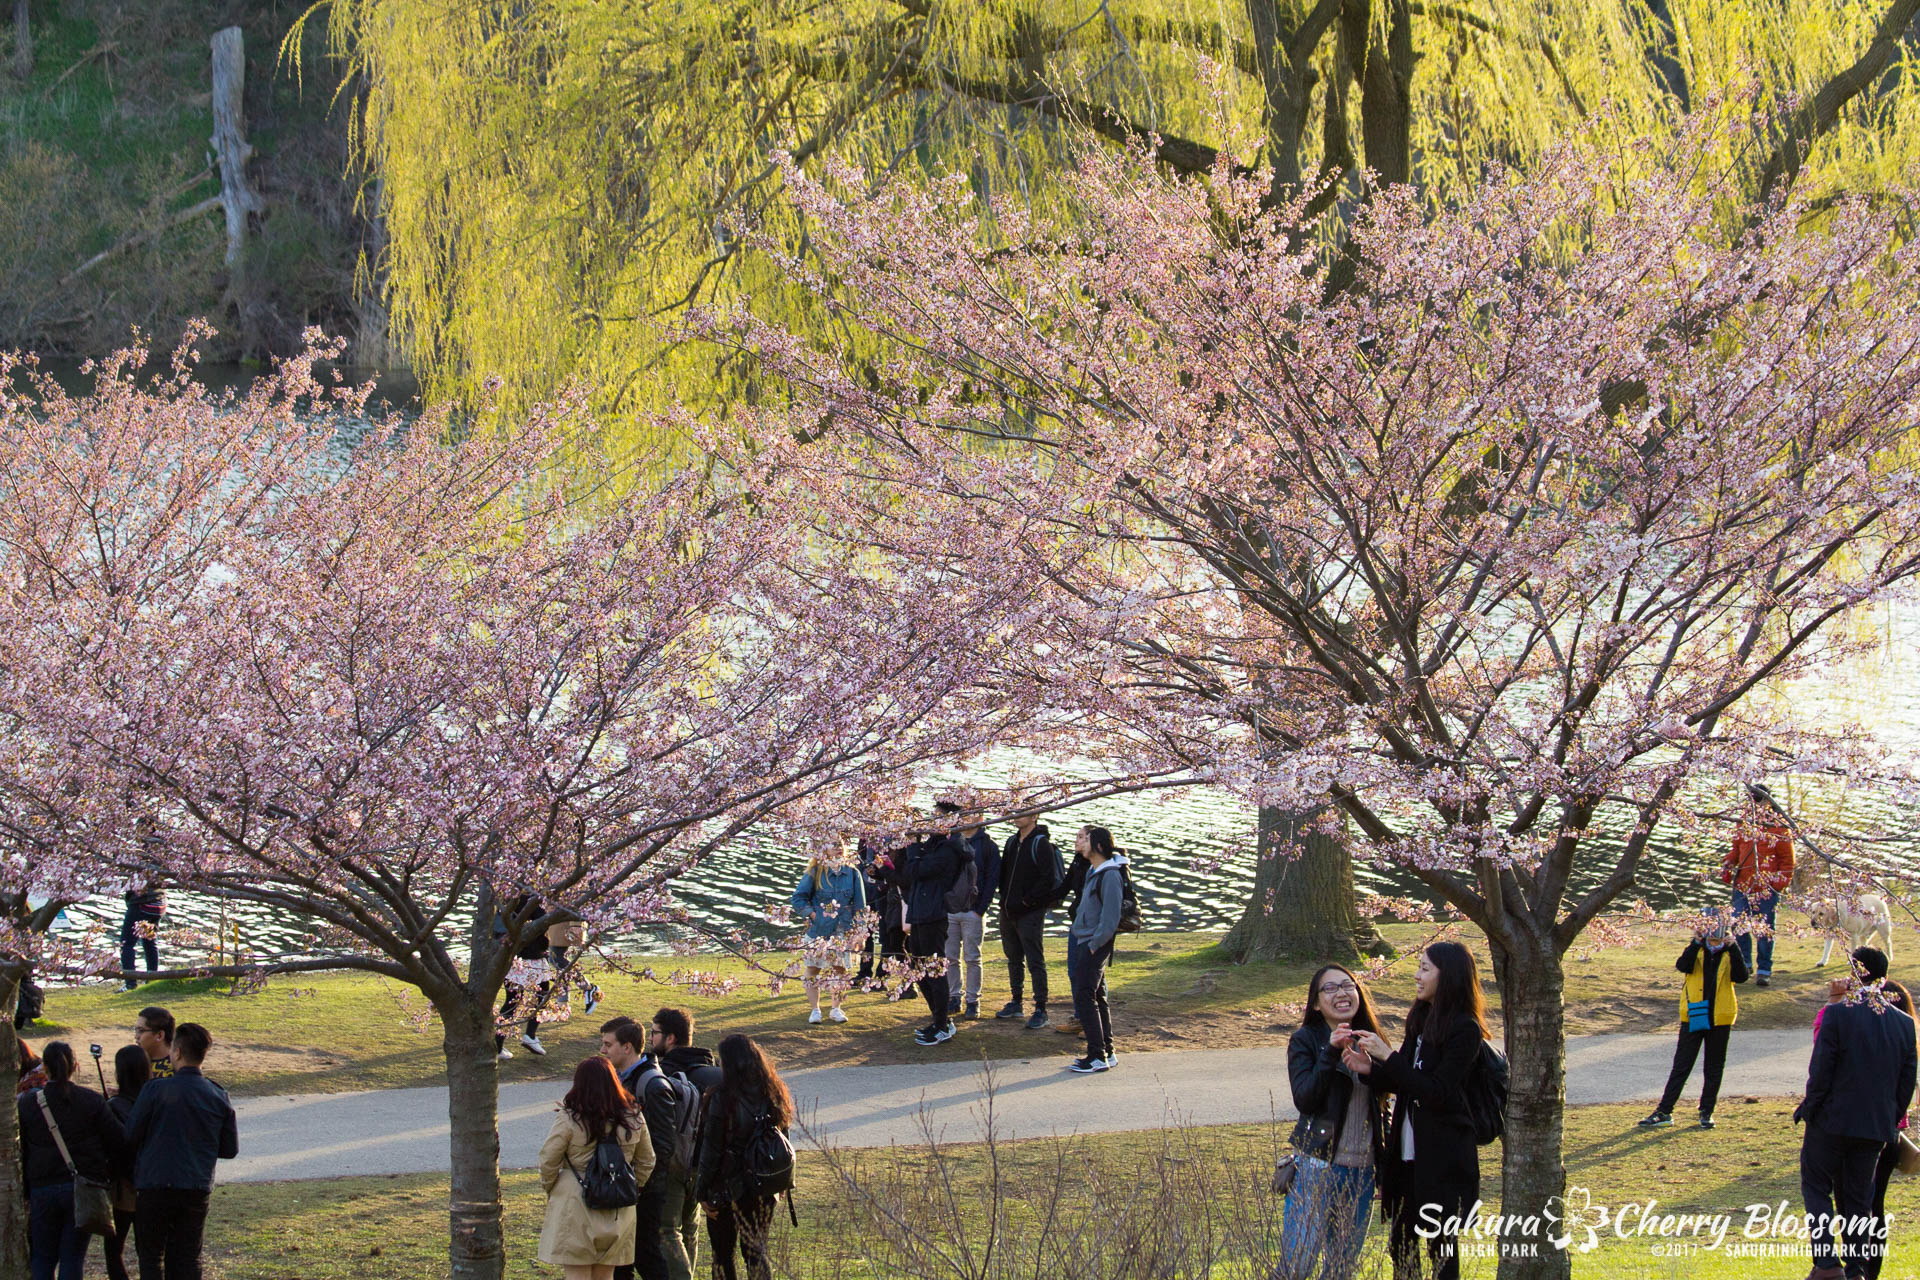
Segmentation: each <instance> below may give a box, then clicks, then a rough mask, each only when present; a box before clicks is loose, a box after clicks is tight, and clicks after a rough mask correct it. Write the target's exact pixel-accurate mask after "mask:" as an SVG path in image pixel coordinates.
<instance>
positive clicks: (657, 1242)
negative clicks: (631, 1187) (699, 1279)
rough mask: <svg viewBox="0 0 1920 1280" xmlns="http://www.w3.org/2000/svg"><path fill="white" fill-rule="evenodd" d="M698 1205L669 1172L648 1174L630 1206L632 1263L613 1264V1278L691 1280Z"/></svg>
mask: <svg viewBox="0 0 1920 1280" xmlns="http://www.w3.org/2000/svg"><path fill="white" fill-rule="evenodd" d="M698 1208H699V1206H698V1205H697V1203H696V1202H695V1201H694V1199H693V1194H692V1188H691V1187H689V1186H688V1185H687V1184H686V1183H685V1182H682V1181H680V1180H679V1179H677V1178H675V1177H674V1176H673V1174H672V1173H671V1172H665V1173H658V1174H656V1176H654V1177H652V1178H649V1179H648V1180H647V1185H646V1186H644V1187H642V1188H641V1189H640V1203H639V1204H638V1205H636V1206H634V1222H633V1265H632V1266H630V1267H615V1268H614V1269H613V1280H635V1277H636V1276H637V1277H639V1280H692V1278H693V1260H694V1258H695V1256H696V1253H697V1250H698V1248H699V1239H698V1237H696V1236H695V1234H694V1225H695V1221H696V1220H695V1218H694V1213H695V1212H697V1211H698Z"/></svg>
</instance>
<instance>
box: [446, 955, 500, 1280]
mask: <svg viewBox="0 0 1920 1280" xmlns="http://www.w3.org/2000/svg"><path fill="white" fill-rule="evenodd" d="M464 994H465V993H463V995H464ZM438 1008H439V1012H440V1019H441V1023H442V1025H443V1026H444V1027H445V1028H446V1037H445V1040H444V1042H443V1047H444V1051H445V1053H446V1058H447V1115H448V1120H449V1121H450V1127H451V1135H450V1139H449V1141H450V1144H451V1148H452V1149H451V1151H450V1153H449V1154H450V1163H449V1168H450V1170H451V1171H452V1179H451V1185H450V1186H449V1188H448V1193H449V1196H448V1214H449V1221H448V1228H449V1237H448V1242H447V1254H448V1257H447V1261H448V1264H449V1267H448V1274H449V1275H451V1276H452V1277H453V1280H500V1277H501V1276H502V1274H503V1273H504V1272H505V1270H506V1247H505V1244H504V1241H503V1239H502V1235H501V1227H500V1219H501V1209H500V1075H499V1064H498V1063H497V1062H496V1061H495V1059H494V1052H495V1051H494V1047H493V1007H492V1004H491V1001H489V1003H488V1004H487V1005H486V1006H485V1007H481V1006H480V1005H479V1004H478V1003H477V1002H476V1001H475V1000H473V999H472V998H471V997H470V996H466V998H462V999H459V1000H458V1001H457V1002H449V1003H442V1004H438Z"/></svg>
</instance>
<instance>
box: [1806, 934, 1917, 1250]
mask: <svg viewBox="0 0 1920 1280" xmlns="http://www.w3.org/2000/svg"><path fill="white" fill-rule="evenodd" d="M1863 953H1864V955H1863ZM1853 965H1854V974H1855V976H1856V977H1857V978H1860V979H1862V980H1864V981H1865V982H1866V983H1867V984H1868V986H1867V988H1866V990H1865V991H1862V992H1860V993H1859V994H1857V995H1855V996H1853V997H1850V998H1848V999H1846V1000H1842V1001H1839V1002H1837V1003H1835V1004H1830V1005H1828V1006H1827V1007H1826V1009H1825V1011H1824V1012H1823V1013H1822V1014H1821V1016H1820V1033H1819V1035H1818V1036H1816V1037H1815V1038H1814V1042H1813V1058H1812V1060H1811V1061H1810V1062H1809V1063H1808V1065H1807V1096H1806V1098H1805V1099H1804V1100H1803V1101H1802V1102H1801V1103H1800V1105H1799V1106H1798V1107H1796V1108H1795V1109H1794V1112H1793V1118H1794V1120H1795V1121H1796V1122H1798V1121H1801V1120H1804V1121H1806V1125H1807V1132H1806V1136H1805V1137H1804V1138H1803V1139H1801V1143H1800V1198H1801V1199H1802V1200H1803V1201H1804V1202H1805V1204H1806V1206H1807V1227H1808V1242H1809V1244H1810V1245H1811V1247H1812V1251H1813V1271H1812V1273H1811V1275H1810V1277H1809V1280H1841V1277H1842V1276H1864V1275H1865V1274H1867V1270H1868V1266H1867V1263H1868V1259H1869V1258H1870V1257H1872V1256H1873V1255H1875V1254H1877V1253H1879V1252H1880V1251H1882V1250H1883V1249H1884V1248H1885V1247H1886V1224H1885V1223H1880V1222H1875V1221H1874V1220H1873V1176H1874V1166H1875V1165H1876V1164H1878V1163H1879V1160H1880V1150H1881V1148H1882V1147H1884V1146H1886V1144H1887V1143H1889V1142H1892V1141H1894V1139H1895V1137H1896V1130H1897V1127H1898V1125H1899V1123H1900V1119H1901V1117H1902V1116H1904V1115H1906V1114H1907V1108H1908V1107H1909V1106H1911V1105H1912V1104H1913V1088H1914V1069H1915V1047H1914V1027H1913V1019H1912V1018H1909V1017H1908V1016H1907V1015H1906V1014H1904V1013H1902V1012H1901V1011H1900V1010H1899V1009H1897V1008H1894V1007H1893V1006H1891V1005H1889V1004H1887V1003H1886V1002H1885V1000H1883V999H1880V998H1879V997H1878V995H1877V988H1876V987H1875V986H1873V985H1872V984H1874V983H1875V982H1877V980H1878V978H1884V977H1885V976H1886V957H1885V956H1883V955H1882V954H1881V953H1880V952H1879V951H1878V950H1877V949H1875V948H1873V947H1861V948H1860V949H1859V950H1858V951H1855V952H1854V953H1853ZM1876 969H1877V975H1878V976H1877V977H1876V976H1875V974H1876ZM1836 1227H1838V1228H1840V1230H1836V1229H1835V1228H1836ZM1836 1236H1844V1240H1843V1241H1842V1242H1841V1243H1839V1245H1838V1247H1837V1248H1836V1244H1835V1237H1836Z"/></svg>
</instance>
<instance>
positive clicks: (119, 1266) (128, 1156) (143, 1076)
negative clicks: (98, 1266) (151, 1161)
mask: <svg viewBox="0 0 1920 1280" xmlns="http://www.w3.org/2000/svg"><path fill="white" fill-rule="evenodd" d="M151 1079H153V1060H152V1059H150V1058H148V1057H147V1051H146V1050H145V1049H142V1048H141V1047H140V1046H139V1045H137V1044H129V1045H122V1046H121V1047H120V1052H118V1053H116V1054H114V1055H113V1090H114V1092H113V1096H112V1097H111V1098H108V1099H107V1109H108V1110H109V1111H111V1112H113V1115H114V1118H115V1119H117V1120H118V1121H119V1122H120V1123H121V1125H122V1126H125V1125H127V1124H130V1123H131V1122H132V1120H133V1104H134V1103H136V1102H138V1101H139V1100H140V1091H141V1090H142V1089H144V1088H146V1085H147V1081H149V1080H151ZM113 1181H114V1199H115V1200H116V1201H118V1200H120V1199H121V1190H122V1187H123V1186H124V1188H125V1189H126V1191H128V1192H131V1191H132V1189H133V1147H132V1145H131V1144H129V1145H128V1147H127V1149H126V1151H125V1152H124V1153H123V1154H122V1157H121V1159H120V1160H119V1162H118V1163H116V1164H115V1165H114V1169H113ZM131 1230H133V1210H131V1209H122V1208H121V1207H120V1206H119V1204H118V1203H116V1204H115V1205H114V1208H113V1234H112V1235H111V1236H105V1237H102V1238H101V1241H100V1243H101V1247H102V1248H103V1249H104V1250H105V1252H106V1260H107V1280H129V1277H128V1275H127V1233H128V1232H129V1231H131Z"/></svg>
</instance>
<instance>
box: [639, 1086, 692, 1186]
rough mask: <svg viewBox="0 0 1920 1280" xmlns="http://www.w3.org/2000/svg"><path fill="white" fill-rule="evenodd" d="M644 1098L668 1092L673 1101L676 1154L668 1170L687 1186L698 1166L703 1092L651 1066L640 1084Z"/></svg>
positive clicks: (672, 1156)
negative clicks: (649, 1092)
mask: <svg viewBox="0 0 1920 1280" xmlns="http://www.w3.org/2000/svg"><path fill="white" fill-rule="evenodd" d="M637 1083H638V1084H639V1086H640V1092H641V1094H642V1095H643V1096H644V1095H645V1094H646V1093H647V1092H648V1091H649V1090H652V1089H665V1090H666V1091H667V1092H668V1093H669V1094H670V1095H672V1098H673V1112H672V1114H673V1151H672V1154H671V1155H670V1156H668V1158H667V1170H668V1172H670V1173H671V1174H672V1175H673V1176H674V1177H675V1178H677V1179H678V1180H680V1181H682V1182H685V1181H686V1180H687V1179H688V1178H691V1177H692V1176H693V1171H694V1166H695V1165H696V1164H697V1163H698V1159H699V1158H698V1156H697V1155H696V1154H695V1153H696V1151H697V1150H698V1144H699V1138H700V1090H698V1089H697V1088H695V1087H694V1084H693V1081H691V1080H689V1079H687V1078H686V1077H685V1076H684V1075H672V1076H670V1075H668V1074H666V1072H664V1071H662V1070H660V1068H659V1067H658V1066H654V1065H650V1066H648V1068H647V1069H646V1070H645V1071H643V1072H641V1073H640V1079H639V1080H638V1081H637Z"/></svg>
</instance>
